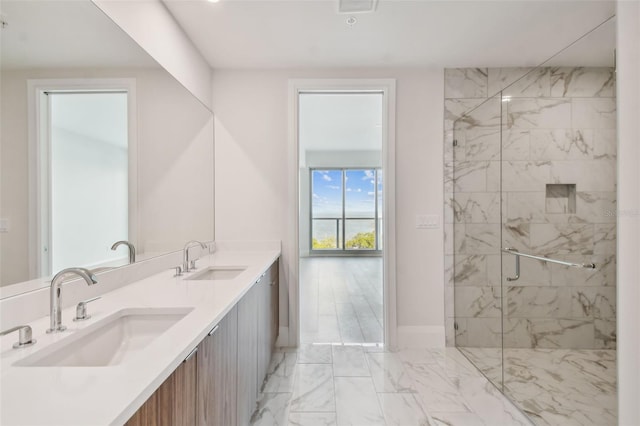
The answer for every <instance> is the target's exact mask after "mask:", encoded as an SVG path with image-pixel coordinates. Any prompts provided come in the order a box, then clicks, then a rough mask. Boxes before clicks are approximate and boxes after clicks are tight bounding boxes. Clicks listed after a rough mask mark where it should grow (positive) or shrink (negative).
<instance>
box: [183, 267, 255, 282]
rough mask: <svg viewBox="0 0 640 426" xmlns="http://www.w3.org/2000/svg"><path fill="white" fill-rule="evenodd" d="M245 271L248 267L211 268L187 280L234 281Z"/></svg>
mask: <svg viewBox="0 0 640 426" xmlns="http://www.w3.org/2000/svg"><path fill="white" fill-rule="evenodd" d="M245 269H247V267H246V266H210V267H208V268H207V269H205V270H203V271H200V272H196V273H194V274H193V275H191V276H189V277H188V278H187V280H232V279H234V278H235V277H237V276H238V275H240V274H241V273H242V272H244V271H245Z"/></svg>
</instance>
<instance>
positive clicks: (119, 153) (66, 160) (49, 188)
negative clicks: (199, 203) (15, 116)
mask: <svg viewBox="0 0 640 426" xmlns="http://www.w3.org/2000/svg"><path fill="white" fill-rule="evenodd" d="M30 83H31V86H32V89H33V90H32V91H31V94H32V96H31V98H32V99H33V100H34V102H33V105H34V109H33V112H34V118H35V120H34V127H33V129H34V130H35V131H34V132H33V133H34V136H35V137H34V139H35V140H34V147H33V148H35V149H34V150H33V151H32V156H31V166H30V170H31V171H30V173H31V176H32V179H33V180H34V182H35V185H34V186H35V188H34V190H33V191H32V197H33V199H32V200H33V204H32V207H33V206H39V208H38V209H36V211H37V212H38V213H37V214H34V216H35V218H34V219H35V220H34V222H35V223H33V225H34V228H32V229H35V235H36V241H37V242H36V244H34V245H33V246H32V250H34V251H36V254H37V255H36V256H35V257H34V258H35V262H34V263H35V265H33V266H34V267H35V269H36V271H37V274H38V275H44V276H49V275H52V274H54V273H55V272H57V271H60V270H62V269H65V268H68V267H72V266H77V265H87V266H88V267H90V268H95V267H103V266H118V265H120V264H121V263H122V261H124V263H126V262H128V259H127V256H125V254H124V253H123V252H122V251H120V250H117V251H116V250H112V249H111V247H112V245H113V243H114V242H116V241H120V240H129V241H133V238H134V237H135V216H134V214H133V212H134V210H135V202H136V201H135V191H131V190H130V189H131V187H132V186H134V185H132V182H134V183H135V181H136V179H135V178H136V174H135V137H132V135H133V132H132V129H133V128H134V125H133V123H132V117H135V111H132V110H131V106H132V105H133V102H132V99H131V97H132V96H133V93H132V92H133V91H132V90H129V89H130V86H127V85H122V86H121V87H120V88H115V87H112V85H109V87H107V88H104V87H101V84H100V82H96V83H95V85H92V84H89V83H88V82H87V84H86V85H84V86H85V87H82V88H78V87H76V86H75V85H73V84H71V85H70V83H69V82H68V81H58V82H57V83H53V82H48V83H46V84H45V85H44V86H46V87H44V86H40V85H39V83H40V82H38V81H31V82H30ZM70 86H71V87H70ZM32 211H33V210H32ZM79 245H82V247H83V250H82V252H81V253H80V252H78V250H77V247H78V246H79Z"/></svg>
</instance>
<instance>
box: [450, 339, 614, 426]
mask: <svg viewBox="0 0 640 426" xmlns="http://www.w3.org/2000/svg"><path fill="white" fill-rule="evenodd" d="M459 349H460V351H461V352H462V353H463V354H465V355H466V356H467V357H468V358H469V359H470V360H471V361H472V362H473V364H475V365H476V366H477V367H478V368H479V369H480V370H481V371H482V372H483V373H484V374H485V375H486V376H487V377H488V378H489V379H490V380H492V381H494V383H496V384H497V385H498V386H499V385H500V381H501V379H502V377H501V363H502V356H504V390H505V394H507V395H508V396H509V397H510V398H511V399H512V400H513V401H514V402H515V403H516V404H517V405H519V406H520V407H521V408H522V410H523V411H524V412H525V413H527V415H528V416H529V418H530V419H531V420H532V421H533V422H534V423H535V424H536V425H539V426H556V425H557V426H565V425H566V426H573V425H575V426H609V425H611V426H614V425H616V424H617V397H616V395H617V394H616V389H617V388H616V351H615V350H601V349H597V350H596V349H594V350H589V349H509V348H505V350H504V355H501V353H500V349H497V348H459Z"/></svg>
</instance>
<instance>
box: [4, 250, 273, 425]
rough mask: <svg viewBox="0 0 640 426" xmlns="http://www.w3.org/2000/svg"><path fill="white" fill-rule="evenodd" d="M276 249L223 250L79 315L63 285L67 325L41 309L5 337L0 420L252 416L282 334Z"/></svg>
mask: <svg viewBox="0 0 640 426" xmlns="http://www.w3.org/2000/svg"><path fill="white" fill-rule="evenodd" d="M279 256H280V250H279V249H276V248H275V246H274V247H272V248H265V247H259V248H257V249H249V250H236V249H231V250H225V249H219V250H216V251H215V252H214V253H213V254H211V255H207V256H204V257H203V258H201V259H200V260H199V261H198V268H197V270H195V271H192V272H189V273H184V274H183V275H181V276H176V273H175V269H166V268H165V269H164V270H162V272H160V273H155V274H153V275H151V276H148V277H147V278H144V279H141V280H139V281H136V282H133V283H131V284H128V285H125V286H122V287H120V288H117V289H115V290H113V291H109V292H108V293H104V294H102V295H101V298H100V299H98V300H96V301H94V302H91V303H90V304H88V305H87V306H86V309H87V311H88V314H89V316H90V318H88V319H86V320H84V321H73V318H74V314H75V312H76V309H75V303H76V302H77V300H76V296H77V295H76V294H74V288H73V287H69V288H68V289H67V292H68V296H69V299H71V300H68V301H69V302H71V301H72V302H73V303H72V304H71V305H69V304H68V303H67V304H66V305H64V306H63V307H64V309H63V310H62V322H63V324H64V325H66V326H67V329H66V330H65V331H63V332H58V333H50V334H47V333H46V332H45V330H46V329H47V326H48V324H49V318H48V317H43V318H39V319H37V320H35V321H30V322H28V325H29V326H31V328H32V330H33V338H34V339H36V340H37V343H36V344H34V345H32V346H30V347H25V348H20V349H13V348H12V345H11V344H12V343H13V341H14V340H17V337H18V336H17V334H12V335H8V336H4V337H3V338H2V348H1V350H2V352H1V353H2V369H1V372H2V378H1V380H2V393H1V396H0V398H1V400H0V406H1V407H2V410H1V414H0V423H2V424H41V425H46V424H49V425H61V424H64V425H86V424H95V425H110V424H128V425H142V424H172V425H180V424H183V425H236V424H237V425H246V424H249V421H250V418H251V415H252V413H253V411H254V409H255V406H256V401H257V397H258V393H259V390H260V387H261V386H262V383H263V380H264V378H265V376H266V374H267V368H268V365H269V362H270V360H271V354H272V352H273V348H274V346H275V342H276V338H277V334H278V333H277V330H278V288H279V285H278V281H279V280H278V259H279ZM116 272H117V271H116ZM100 277H101V275H98V280H99V281H100ZM105 281H106V280H105ZM65 286H67V284H65V285H63V289H64V288H65ZM99 286H100V282H99V283H98V284H97V285H95V286H92V288H98V287H99ZM82 287H84V288H89V287H87V286H84V285H83V286H82ZM82 287H79V288H82ZM63 291H64V290H63ZM33 407H37V409H33Z"/></svg>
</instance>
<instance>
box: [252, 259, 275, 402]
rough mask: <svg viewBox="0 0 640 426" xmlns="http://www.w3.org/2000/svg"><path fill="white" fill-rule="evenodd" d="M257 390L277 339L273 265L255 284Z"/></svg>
mask: <svg viewBox="0 0 640 426" xmlns="http://www.w3.org/2000/svg"><path fill="white" fill-rule="evenodd" d="M257 287H258V292H259V303H258V389H259V390H262V387H263V386H264V379H265V378H266V376H267V371H268V369H269V364H270V363H271V355H272V354H273V350H274V348H275V344H276V339H277V337H278V264H277V263H274V264H273V265H271V267H270V268H269V269H268V270H267V272H265V274H264V275H263V276H262V279H261V281H260V282H259V283H258V284H257Z"/></svg>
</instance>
